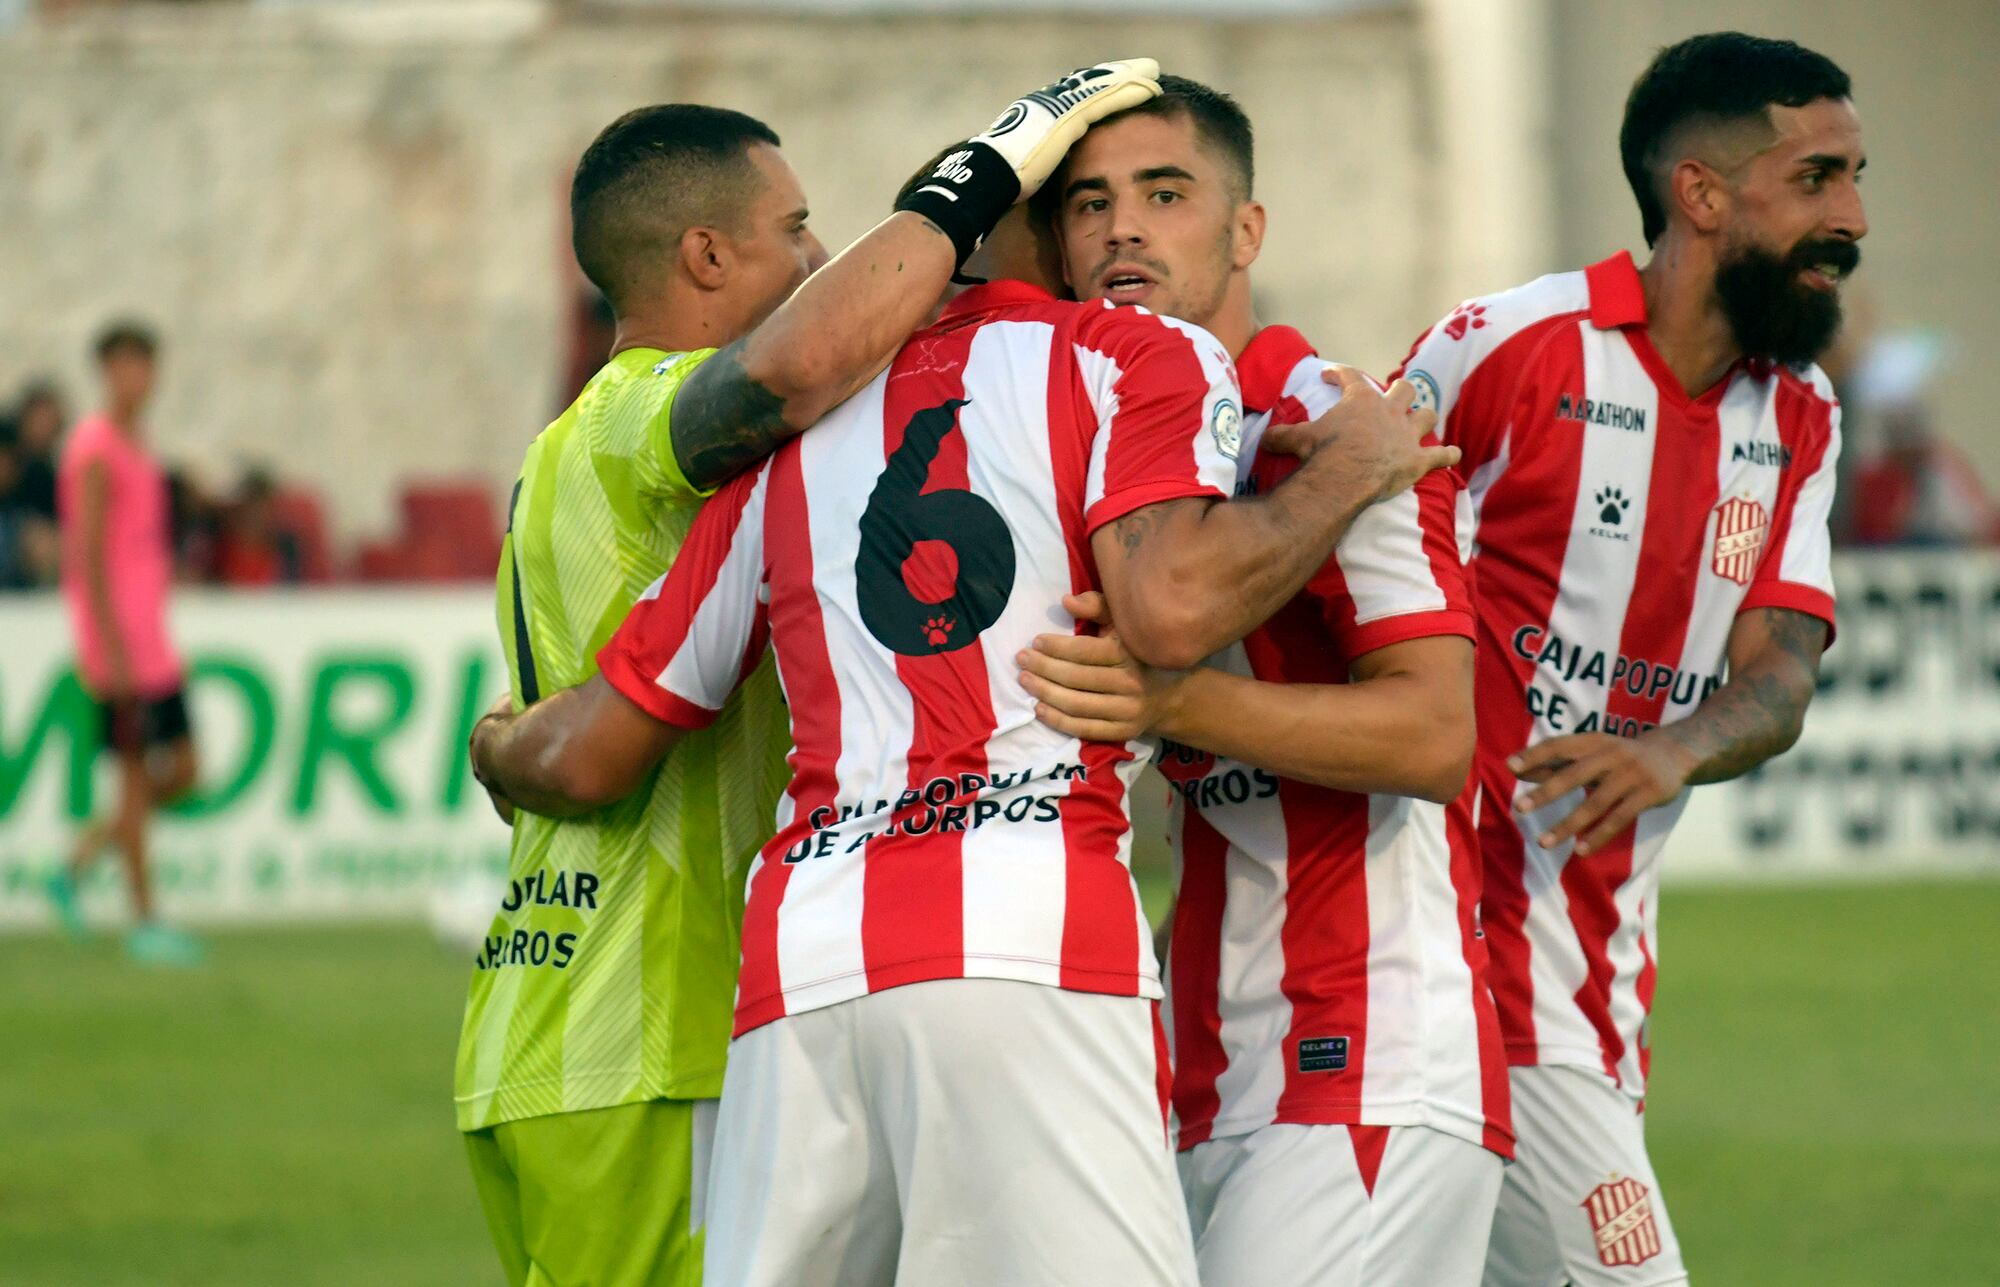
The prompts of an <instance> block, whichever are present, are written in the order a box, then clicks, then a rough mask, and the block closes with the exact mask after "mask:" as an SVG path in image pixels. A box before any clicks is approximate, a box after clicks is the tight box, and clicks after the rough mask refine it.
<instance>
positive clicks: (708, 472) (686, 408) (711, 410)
mask: <svg viewBox="0 0 2000 1287" xmlns="http://www.w3.org/2000/svg"><path fill="white" fill-rule="evenodd" d="M743 345H744V341H742V340H738V341H736V342H735V343H734V344H730V345H728V346H726V347H724V348H723V349H721V350H720V351H719V352H717V353H716V355H715V356H714V357H712V358H710V359H709V360H708V361H706V362H704V363H702V364H701V365H700V366H699V367H697V368H695V370H694V373H693V374H692V375H690V376H688V380H687V383H686V384H685V385H682V386H681V391H680V393H679V395H678V396H677V397H676V398H675V399H674V415H673V420H672V422H671V423H672V425H673V441H674V458H675V459H676V460H677V461H678V462H679V463H680V467H681V476H682V477H683V478H686V479H687V480H688V481H689V482H691V483H693V484H694V485H695V486H696V487H699V488H702V489H703V490H707V489H708V488H711V487H718V486H720V485H722V484H723V483H724V482H727V481H728V480H729V479H730V478H732V477H734V476H735V475H736V474H738V473H741V472H742V471H743V470H745V469H748V468H749V467H750V466H752V465H754V464H756V463H757V462H758V461H760V460H762V459H764V457H766V456H768V455H770V454H771V453H772V452H774V451H776V450H777V449H778V448H779V447H781V446H782V445H784V442H785V439H787V438H789V437H791V436H792V435H793V434H795V433H797V432H798V430H797V429H795V428H793V427H792V425H791V424H790V423H789V422H788V421H787V420H786V419H785V400H784V398H782V397H780V396H779V395H778V394H775V393H773V392H771V390H770V389H769V388H767V387H765V385H764V384H763V382H762V381H760V380H758V379H757V378H756V377H754V376H752V375H751V374H750V373H749V372H748V371H745V370H744V369H743Z"/></svg>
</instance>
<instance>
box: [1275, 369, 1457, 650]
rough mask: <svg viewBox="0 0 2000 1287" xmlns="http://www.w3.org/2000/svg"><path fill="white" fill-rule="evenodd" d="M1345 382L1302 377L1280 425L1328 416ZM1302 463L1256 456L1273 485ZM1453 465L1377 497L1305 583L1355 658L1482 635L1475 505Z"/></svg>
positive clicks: (1278, 418)
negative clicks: (1472, 575)
mask: <svg viewBox="0 0 2000 1287" xmlns="http://www.w3.org/2000/svg"><path fill="white" fill-rule="evenodd" d="M1339 401H1340V391H1339V390H1338V389H1337V388H1335V387H1334V386H1332V385H1328V384H1327V383H1325V382H1324V381H1323V380H1321V379H1320V378H1319V376H1318V374H1317V373H1316V372H1314V373H1310V374H1309V375H1308V376H1307V377H1306V378H1303V379H1294V380H1293V381H1292V382H1291V385H1290V387H1288V388H1287V389H1286V392H1285V397H1284V398H1283V399H1282V400H1281V402H1280V403H1279V405H1278V408H1277V409H1276V410H1275V411H1274V412H1273V414H1272V417H1271V420H1272V423H1274V424H1293V423H1297V422H1300V421H1304V420H1308V419H1312V418H1314V417H1316V416H1322V415H1325V414H1326V413H1327V412H1328V411H1329V410H1331V409H1332V408H1333V406H1334V404H1335V403H1337V402H1339ZM1297 467H1298V462H1297V461H1295V460H1292V459H1290V458H1288V457H1273V456H1270V455H1269V454H1265V455H1262V456H1260V457H1258V459H1257V460H1256V462H1255V464H1254V470H1255V472H1256V474H1257V477H1258V481H1259V483H1260V490H1266V491H1268V490H1269V488H1270V487H1271V486H1275V485H1276V483H1277V482H1278V481H1280V480H1281V479H1282V478H1283V476H1284V475H1286V474H1289V473H1291V472H1292V471H1293V470H1295V469H1296V468H1297ZM1463 490H1464V489H1463V487H1462V486H1461V485H1460V483H1459V481H1458V477H1457V475H1455V474H1454V473H1452V472H1451V471H1450V470H1436V471H1433V472H1432V473H1429V474H1426V475H1425V476H1424V477H1423V478H1422V479H1420V480H1419V481H1418V483H1417V485H1416V486H1415V487H1413V488H1411V489H1410V490H1408V491H1405V492H1402V493H1400V494H1399V495H1396V496H1392V497H1390V498H1389V499H1388V500H1385V501H1382V502H1379V503H1377V504H1374V505H1370V506H1369V507H1368V508H1367V509H1365V510H1363V511H1361V514H1360V515H1359V516H1358V517H1357V518H1356V519H1355V520H1354V522H1353V523H1352V524H1351V525H1350V526H1349V527H1348V529H1347V532H1346V534H1345V535H1344V536H1342V537H1341V538H1340V543H1339V544H1338V545H1336V546H1335V547H1334V550H1333V553H1332V555H1330V556H1329V557H1328V558H1327V561H1326V563H1325V564H1324V565H1323V566H1322V567H1321V568H1320V570H1319V571H1318V572H1317V573H1315V574H1314V575H1313V578H1312V580H1310V581H1308V582H1307V583H1306V588H1305V593H1306V595H1308V596H1309V597H1310V598H1311V599H1312V601H1313V602H1314V604H1315V605H1316V606H1317V607H1318V609H1319V612H1320V615H1321V617H1322V618H1323V619H1324V621H1325V623H1326V627H1327V631H1328V633H1329V634H1331V635H1332V637H1333V638H1334V640H1335V641H1336V642H1337V643H1338V644H1339V646H1340V651H1341V653H1342V655H1343V656H1345V657H1347V658H1349V659H1350V660H1351V659H1353V658H1355V657H1360V656H1362V655H1363V654H1365V653H1370V652H1373V651H1375V650H1376V649H1377V648H1386V647H1388V646H1389V645H1390V644H1394V643H1402V642H1403V641H1405V640H1408V639H1424V638H1429V637H1432V636H1436V635H1459V636H1463V637H1464V638H1467V639H1471V638H1473V637H1474V630H1473V617H1472V596H1471V593H1470V589H1469V583H1468V581H1467V577H1466V571H1465V563H1464V557H1463V556H1464V552H1465V551H1464V546H1465V544H1466V542H1465V541H1464V540H1463V539H1461V538H1462V537H1464V536H1469V533H1462V532H1461V530H1460V529H1461V526H1469V525H1470V508H1469V506H1461V505H1460V504H1459V498H1460V496H1461V494H1462V493H1463Z"/></svg>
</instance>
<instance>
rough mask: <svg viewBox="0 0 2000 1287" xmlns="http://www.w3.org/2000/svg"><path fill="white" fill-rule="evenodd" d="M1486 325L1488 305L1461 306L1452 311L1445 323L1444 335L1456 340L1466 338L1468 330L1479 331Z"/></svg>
mask: <svg viewBox="0 0 2000 1287" xmlns="http://www.w3.org/2000/svg"><path fill="white" fill-rule="evenodd" d="M1485 325H1486V305H1484V304H1460V305H1459V306H1458V307H1457V308H1455V309H1453V310H1452V314H1451V316H1450V317H1447V318H1446V319H1445V322H1444V333H1445V334H1446V335H1449V336H1451V338H1453V339H1454V340H1462V339H1464V338H1465V333H1466V331H1467V330H1474V331H1476V330H1479V329H1480V328H1482V327H1484V326H1485Z"/></svg>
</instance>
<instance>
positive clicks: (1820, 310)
mask: <svg viewBox="0 0 2000 1287" xmlns="http://www.w3.org/2000/svg"><path fill="white" fill-rule="evenodd" d="M1860 262H1861V248H1860V247H1859V246H1856V245H1855V244H1854V243H1853V242H1851V241H1840V240H1818V239H1815V238H1806V239H1803V240H1801V241H1800V242H1799V243H1798V244H1797V245H1796V246H1793V247H1792V249H1791V251H1790V252H1789V253H1787V254H1783V255H1779V254H1774V253H1772V252H1771V251H1769V250H1766V249H1764V247H1762V246H1759V245H1756V244H1754V243H1752V242H1744V243H1742V244H1741V245H1740V246H1738V247H1737V249H1736V250H1734V251H1733V252H1731V253H1730V254H1729V255H1728V256H1727V257H1726V258H1724V259H1723V261H1722V263H1721V264H1720V265H1719V266H1718V267H1717V268H1716V271H1715V295H1716V299H1717V300H1718V301H1719V302H1720V303H1721V305H1722V313H1723V316H1724V317H1726V318H1727V319H1728V320H1729V329H1730V330H1731V331H1732V332H1733V333H1734V334H1735V336H1736V343H1737V346H1738V347H1739V348H1741V349H1742V350H1743V352H1744V355H1745V356H1747V357H1753V358H1768V359H1769V360H1771V361H1773V362H1778V363H1782V364H1783V365H1785V366H1803V365H1805V364H1806V363H1808V362H1811V361H1813V360H1814V359H1816V358H1818V357H1819V355H1820V354H1821V353H1824V352H1825V351H1826V347H1827V345H1829V344H1831V343H1833V337H1834V335H1835V333H1836V332H1838V331H1839V330H1840V292H1839V290H1838V289H1837V288H1836V289H1834V290H1830V291H1826V290H1816V289H1814V288H1813V287H1811V286H1808V285H1806V284H1805V282H1803V281H1802V280H1800V274H1802V273H1803V272H1805V271H1806V270H1807V269H1810V268H1813V267H1814V266H1816V265H1819V264H1832V265H1834V266H1835V267H1837V268H1839V269H1840V270H1841V272H1840V279H1841V280H1842V281H1846V280H1847V276H1848V274H1850V273H1852V272H1853V271H1854V269H1855V267H1856V266H1857V265H1859V264H1860Z"/></svg>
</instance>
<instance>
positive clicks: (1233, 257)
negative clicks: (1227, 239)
mask: <svg viewBox="0 0 2000 1287" xmlns="http://www.w3.org/2000/svg"><path fill="white" fill-rule="evenodd" d="M1264 221H1265V215H1264V203H1263V202H1261V201H1245V202H1243V203H1241V204H1239V205H1238V206H1237V207H1236V222H1235V226H1234V227H1233V228H1232V229H1231V233H1230V235H1231V240H1232V242H1233V243H1234V246H1233V249H1232V251H1231V253H1230V265H1231V266H1232V267H1234V268H1235V269H1236V270H1237V271H1238V272H1241V271H1243V270H1244V269H1245V268H1248V267H1249V266H1250V265H1252V264H1254V263H1256V262H1257V256H1258V255H1259V254H1260V253H1262V251H1263V249H1264Z"/></svg>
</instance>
